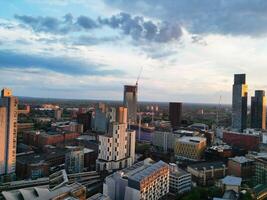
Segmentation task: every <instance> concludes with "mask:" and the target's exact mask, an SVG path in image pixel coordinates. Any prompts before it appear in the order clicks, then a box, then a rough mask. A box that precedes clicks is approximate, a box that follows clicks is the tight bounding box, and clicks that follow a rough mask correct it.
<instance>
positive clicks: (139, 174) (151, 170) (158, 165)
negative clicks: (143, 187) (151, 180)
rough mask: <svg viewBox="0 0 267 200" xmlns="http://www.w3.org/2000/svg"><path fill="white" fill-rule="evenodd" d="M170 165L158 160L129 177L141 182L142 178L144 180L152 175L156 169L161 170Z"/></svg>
mask: <svg viewBox="0 0 267 200" xmlns="http://www.w3.org/2000/svg"><path fill="white" fill-rule="evenodd" d="M166 166H167V167H168V164H167V163H165V162H163V161H158V162H156V163H154V164H152V165H150V166H147V167H146V168H144V169H143V170H141V171H138V172H137V173H135V174H133V175H131V176H130V177H129V179H131V180H135V181H137V182H140V181H141V180H143V179H144V178H146V177H148V176H150V175H152V174H153V173H154V172H155V171H156V170H159V169H160V168H162V167H166Z"/></svg>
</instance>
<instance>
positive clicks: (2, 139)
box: [0, 88, 18, 182]
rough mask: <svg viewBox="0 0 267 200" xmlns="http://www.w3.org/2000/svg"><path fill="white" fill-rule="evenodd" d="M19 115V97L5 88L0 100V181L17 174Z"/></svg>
mask: <svg viewBox="0 0 267 200" xmlns="http://www.w3.org/2000/svg"><path fill="white" fill-rule="evenodd" d="M17 116H18V99H17V97H14V96H12V91H11V90H10V89H7V88H4V89H3V90H2V92H1V100H0V182H1V181H3V180H5V179H7V180H9V179H10V178H11V179H12V177H14V175H15V170H16V147H17Z"/></svg>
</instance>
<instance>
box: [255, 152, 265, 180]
mask: <svg viewBox="0 0 267 200" xmlns="http://www.w3.org/2000/svg"><path fill="white" fill-rule="evenodd" d="M254 184H255V185H260V184H262V185H266V184H267V157H256V158H255V175H254Z"/></svg>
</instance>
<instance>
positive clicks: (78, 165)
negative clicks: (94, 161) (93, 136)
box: [65, 147, 84, 174]
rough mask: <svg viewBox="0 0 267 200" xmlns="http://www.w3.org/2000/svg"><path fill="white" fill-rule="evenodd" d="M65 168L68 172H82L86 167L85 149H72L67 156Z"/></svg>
mask: <svg viewBox="0 0 267 200" xmlns="http://www.w3.org/2000/svg"><path fill="white" fill-rule="evenodd" d="M65 169H66V171H67V173H69V174H74V173H81V172H83V169H84V149H83V148H77V147H75V148H73V149H70V151H69V152H68V153H66V156H65Z"/></svg>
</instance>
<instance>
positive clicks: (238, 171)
mask: <svg viewBox="0 0 267 200" xmlns="http://www.w3.org/2000/svg"><path fill="white" fill-rule="evenodd" d="M253 169H254V161H253V160H251V159H248V158H246V157H244V156H237V157H233V158H229V160H228V174H229V175H233V176H236V177H241V178H243V179H249V178H251V177H252V176H253Z"/></svg>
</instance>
